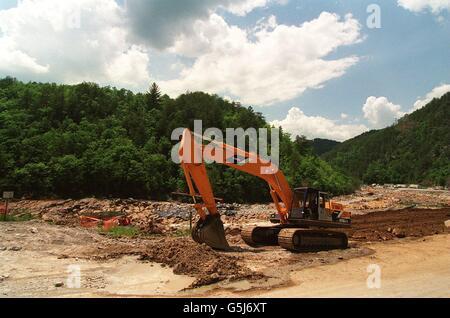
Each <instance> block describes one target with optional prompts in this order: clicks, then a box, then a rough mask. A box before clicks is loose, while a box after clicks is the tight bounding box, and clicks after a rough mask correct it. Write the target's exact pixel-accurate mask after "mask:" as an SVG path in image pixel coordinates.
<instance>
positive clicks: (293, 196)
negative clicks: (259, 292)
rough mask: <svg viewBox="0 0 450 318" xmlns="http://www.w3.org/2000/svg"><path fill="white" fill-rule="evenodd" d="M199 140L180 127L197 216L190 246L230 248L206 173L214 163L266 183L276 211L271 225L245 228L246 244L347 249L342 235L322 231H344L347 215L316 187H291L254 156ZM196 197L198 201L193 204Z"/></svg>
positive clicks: (183, 159)
mask: <svg viewBox="0 0 450 318" xmlns="http://www.w3.org/2000/svg"><path fill="white" fill-rule="evenodd" d="M205 141H206V140H205V139H204V138H203V137H202V136H198V135H195V134H193V133H192V132H191V131H190V130H188V129H186V130H185V131H184V133H183V138H182V141H181V144H180V150H179V156H180V163H181V167H182V169H183V171H184V174H185V177H186V181H187V185H188V187H189V193H190V196H191V197H192V199H193V200H194V203H195V204H194V207H195V209H196V210H197V212H198V214H199V216H200V220H199V222H198V223H197V224H196V226H195V227H194V228H193V231H192V237H193V239H194V240H195V241H196V242H198V243H205V244H207V245H209V246H211V247H212V248H215V249H220V250H228V249H229V248H230V247H229V244H228V242H227V240H226V237H225V231H224V226H223V223H222V221H221V219H220V214H219V212H218V210H217V205H216V200H215V198H214V193H213V190H212V187H211V183H210V181H209V178H208V174H207V171H206V165H205V161H207V162H216V163H217V162H220V163H221V164H224V165H226V166H228V167H230V168H233V169H236V170H239V171H242V172H245V173H248V174H251V175H253V176H255V177H258V178H261V179H263V180H265V181H266V182H267V183H268V185H269V189H270V195H271V197H272V199H273V202H274V204H275V207H276V209H277V212H278V213H277V214H274V215H272V217H271V220H270V221H271V222H272V223H274V224H277V225H275V226H270V227H249V228H245V229H244V230H243V231H242V238H243V239H244V241H245V242H246V243H247V244H248V245H250V246H264V245H280V246H282V247H283V248H286V249H288V250H293V251H303V250H326V249H336V248H347V246H348V239H347V236H346V235H345V234H344V233H341V232H331V231H326V230H324V228H345V227H350V225H351V214H350V213H347V212H345V211H344V207H343V206H342V205H341V204H338V203H335V202H332V201H330V199H329V197H328V195H327V194H326V193H323V192H320V191H319V190H316V189H312V188H297V189H291V187H290V186H289V183H288V182H287V179H286V177H285V175H284V174H283V172H282V171H281V170H279V169H278V167H275V166H273V164H272V163H268V162H266V161H264V160H262V159H261V158H260V157H259V156H258V155H256V154H253V153H248V152H246V151H244V150H241V149H238V148H235V147H232V146H230V145H227V144H225V143H222V142H217V141H213V140H207V141H208V142H209V144H208V145H204V142H205ZM218 159H220V160H218ZM250 159H252V160H250ZM196 190H197V191H198V193H197V191H196ZM199 197H201V198H202V199H203V202H202V203H198V202H197V199H198V198H199Z"/></svg>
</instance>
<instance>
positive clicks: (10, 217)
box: [0, 213, 34, 222]
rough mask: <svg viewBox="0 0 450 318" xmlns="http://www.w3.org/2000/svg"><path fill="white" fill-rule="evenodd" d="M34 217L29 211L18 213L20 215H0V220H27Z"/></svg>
mask: <svg viewBox="0 0 450 318" xmlns="http://www.w3.org/2000/svg"><path fill="white" fill-rule="evenodd" d="M33 219H34V216H33V215H32V214H31V213H26V214H20V215H11V214H8V215H2V216H0V222H28V221H31V220H33Z"/></svg>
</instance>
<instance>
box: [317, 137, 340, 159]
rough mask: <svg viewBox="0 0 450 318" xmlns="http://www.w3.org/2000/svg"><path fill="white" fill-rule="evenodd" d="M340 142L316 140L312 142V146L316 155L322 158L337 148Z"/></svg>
mask: <svg viewBox="0 0 450 318" xmlns="http://www.w3.org/2000/svg"><path fill="white" fill-rule="evenodd" d="M339 144H340V142H338V141H334V140H328V139H320V138H316V139H314V140H312V141H311V146H312V148H313V151H314V153H315V154H316V155H318V156H321V155H323V154H324V153H327V152H330V151H331V150H333V149H334V148H336V147H337V146H338V145H339Z"/></svg>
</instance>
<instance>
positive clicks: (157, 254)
mask: <svg viewBox="0 0 450 318" xmlns="http://www.w3.org/2000/svg"><path fill="white" fill-rule="evenodd" d="M141 260H145V261H150V262H156V263H160V264H164V265H167V266H170V267H171V268H173V271H174V273H175V274H177V275H190V276H194V277H196V281H195V282H194V283H193V284H192V285H191V286H190V287H191V288H197V287H201V286H206V285H211V284H214V283H218V282H221V281H224V280H228V281H236V280H241V279H248V280H257V279H261V278H263V277H264V276H263V275H262V274H260V273H256V272H253V271H251V270H250V269H248V268H247V267H245V266H244V265H242V264H240V263H239V259H238V258H237V257H235V256H231V255H227V254H226V253H219V252H216V251H214V250H213V249H212V248H210V247H209V246H206V245H199V244H197V243H194V242H192V241H190V240H186V239H169V240H161V241H159V242H154V243H153V244H152V245H151V246H149V247H148V249H147V252H145V253H143V254H142V255H141Z"/></svg>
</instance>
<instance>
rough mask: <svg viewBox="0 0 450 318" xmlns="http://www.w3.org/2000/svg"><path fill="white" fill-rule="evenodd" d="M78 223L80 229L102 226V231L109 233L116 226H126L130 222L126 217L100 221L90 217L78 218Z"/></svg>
mask: <svg viewBox="0 0 450 318" xmlns="http://www.w3.org/2000/svg"><path fill="white" fill-rule="evenodd" d="M80 223H81V226H82V227H85V228H93V227H99V226H102V227H103V230H105V231H110V230H111V229H113V228H115V227H118V226H128V225H130V224H131V220H130V218H128V217H123V216H116V217H112V218H106V219H100V218H95V217H91V216H80Z"/></svg>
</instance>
